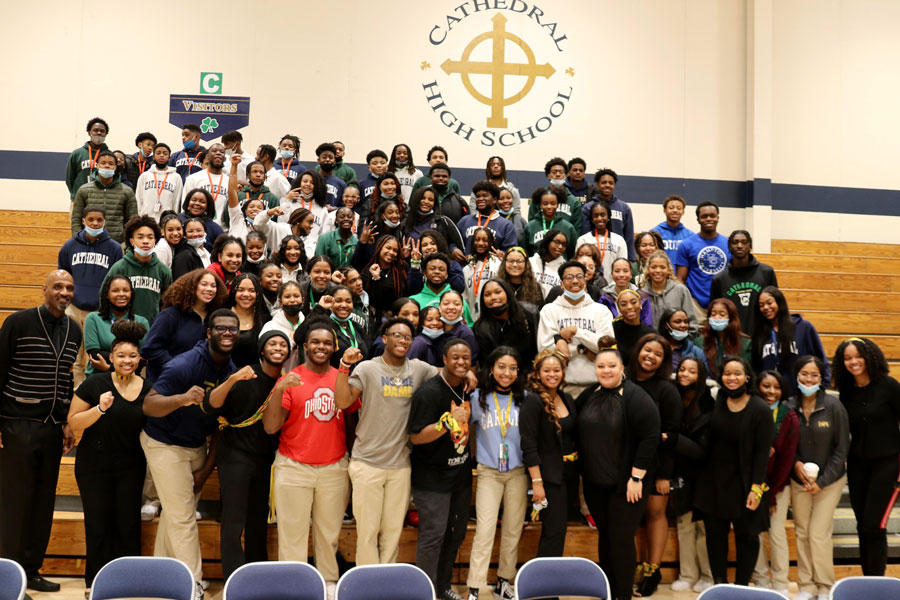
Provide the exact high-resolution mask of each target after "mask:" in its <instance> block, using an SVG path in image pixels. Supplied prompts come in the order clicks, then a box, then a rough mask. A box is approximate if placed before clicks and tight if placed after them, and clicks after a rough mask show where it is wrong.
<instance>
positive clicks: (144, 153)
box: [138, 150, 153, 158]
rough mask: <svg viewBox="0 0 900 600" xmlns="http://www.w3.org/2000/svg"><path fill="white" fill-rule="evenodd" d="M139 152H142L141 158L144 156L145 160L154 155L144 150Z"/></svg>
mask: <svg viewBox="0 0 900 600" xmlns="http://www.w3.org/2000/svg"><path fill="white" fill-rule="evenodd" d="M138 152H140V154H141V156H143V157H144V158H150V156H152V155H153V153H152V152H144V151H143V150H138Z"/></svg>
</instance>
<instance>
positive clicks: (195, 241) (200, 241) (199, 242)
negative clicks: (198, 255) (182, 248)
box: [187, 235, 206, 248]
mask: <svg viewBox="0 0 900 600" xmlns="http://www.w3.org/2000/svg"><path fill="white" fill-rule="evenodd" d="M187 243H188V245H189V246H193V247H194V248H199V247H200V246H203V245H204V244H206V236H205V235H204V236H203V237H198V238H187Z"/></svg>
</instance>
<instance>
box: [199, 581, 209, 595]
mask: <svg viewBox="0 0 900 600" xmlns="http://www.w3.org/2000/svg"><path fill="white" fill-rule="evenodd" d="M200 585H201V586H203V591H204V592H205V591H206V590H208V589H209V580H207V579H204V580H203V581H201V582H200Z"/></svg>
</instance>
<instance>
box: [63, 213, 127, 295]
mask: <svg viewBox="0 0 900 600" xmlns="http://www.w3.org/2000/svg"><path fill="white" fill-rule="evenodd" d="M122 256H123V254H122V246H121V245H120V244H119V242H117V241H115V240H114V239H112V238H111V237H109V234H108V233H107V232H106V230H105V229H104V230H103V231H102V232H101V233H100V235H98V236H97V238H96V239H95V240H94V241H93V242H91V241H90V240H88V235H87V232H86V231H85V230H83V229H82V230H81V231H79V232H78V233H76V234H75V235H74V236H72V238H71V239H69V240H68V241H67V242H66V243H65V244H63V247H62V248H61V249H60V250H59V257H58V258H57V263H58V265H59V268H60V269H62V270H63V271H68V272H69V273H70V274H71V275H72V279H74V280H75V295H74V297H73V298H72V304H73V305H74V306H75V308H80V309H81V310H86V311H94V310H97V307H98V306H99V305H100V303H99V298H100V287H101V286H102V285H103V279H104V278H105V277H106V274H107V273H108V272H109V268H110V267H111V266H113V265H114V264H115V263H116V261H118V260H119V259H121V258H122Z"/></svg>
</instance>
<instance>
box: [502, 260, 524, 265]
mask: <svg viewBox="0 0 900 600" xmlns="http://www.w3.org/2000/svg"><path fill="white" fill-rule="evenodd" d="M506 264H508V265H524V264H525V259H524V258H507V259H506Z"/></svg>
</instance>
